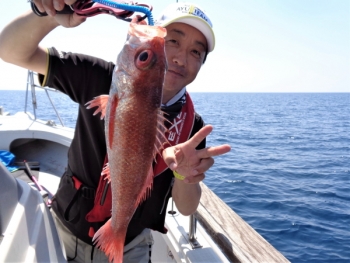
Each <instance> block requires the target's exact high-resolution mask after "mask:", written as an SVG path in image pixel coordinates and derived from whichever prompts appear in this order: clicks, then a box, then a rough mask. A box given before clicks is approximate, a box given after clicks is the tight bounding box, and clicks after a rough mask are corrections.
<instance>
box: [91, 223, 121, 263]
mask: <svg viewBox="0 0 350 263" xmlns="http://www.w3.org/2000/svg"><path fill="white" fill-rule="evenodd" d="M125 234H126V233H125ZM125 234H124V235H123V234H115V232H114V231H113V229H112V225H111V220H108V221H107V222H106V223H105V224H104V225H103V226H102V227H101V228H100V229H99V230H98V231H97V232H96V233H95V235H94V237H93V239H92V241H93V242H94V244H95V245H96V247H98V248H99V249H100V250H102V251H103V252H104V253H105V254H106V256H107V257H108V260H109V262H114V263H122V262H123V251H124V241H125Z"/></svg>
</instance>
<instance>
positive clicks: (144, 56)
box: [139, 52, 148, 61]
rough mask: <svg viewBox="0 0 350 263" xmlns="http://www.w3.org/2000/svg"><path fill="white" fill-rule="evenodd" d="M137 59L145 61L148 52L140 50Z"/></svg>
mask: <svg viewBox="0 0 350 263" xmlns="http://www.w3.org/2000/svg"><path fill="white" fill-rule="evenodd" d="M139 59H140V60H141V61H146V60H147V59H148V52H142V53H141V54H140V55H139Z"/></svg>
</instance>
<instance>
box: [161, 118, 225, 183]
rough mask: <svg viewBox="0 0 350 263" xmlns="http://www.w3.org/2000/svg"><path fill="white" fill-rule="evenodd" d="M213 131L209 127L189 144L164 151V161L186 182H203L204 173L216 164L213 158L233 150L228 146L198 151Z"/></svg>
mask: <svg viewBox="0 0 350 263" xmlns="http://www.w3.org/2000/svg"><path fill="white" fill-rule="evenodd" d="M212 130H213V126H211V125H207V126H204V127H203V128H202V129H200V130H199V131H198V132H197V133H196V134H195V135H194V136H193V137H192V138H191V139H189V140H188V141H187V142H184V143H181V144H178V145H175V146H172V147H168V148H166V149H165V150H164V151H163V159H164V161H165V163H166V164H167V165H168V167H169V168H170V169H171V170H173V171H174V170H175V171H176V172H177V173H179V174H180V175H182V176H184V177H185V179H184V182H185V183H190V184H195V183H198V182H200V181H202V180H203V179H204V177H205V175H204V173H205V172H206V171H207V170H208V169H209V168H210V167H211V166H212V165H213V164H214V159H213V156H218V155H222V154H225V153H227V152H229V151H230V150H231V147H230V146H229V145H227V144H223V145H219V146H213V147H207V148H205V149H201V150H196V147H197V146H198V145H199V144H200V142H201V141H203V140H204V139H205V138H206V137H207V136H208V135H209V134H210V133H211V131H212Z"/></svg>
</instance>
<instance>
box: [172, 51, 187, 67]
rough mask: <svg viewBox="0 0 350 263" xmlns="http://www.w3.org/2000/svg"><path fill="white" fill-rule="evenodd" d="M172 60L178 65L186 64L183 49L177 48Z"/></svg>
mask: <svg viewBox="0 0 350 263" xmlns="http://www.w3.org/2000/svg"><path fill="white" fill-rule="evenodd" d="M173 62H174V63H176V64H177V65H178V66H186V64H187V57H186V52H185V51H184V50H179V51H178V52H177V53H176V54H175V55H174V57H173Z"/></svg>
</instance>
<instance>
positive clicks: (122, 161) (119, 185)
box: [87, 23, 167, 262]
mask: <svg viewBox="0 0 350 263" xmlns="http://www.w3.org/2000/svg"><path fill="white" fill-rule="evenodd" d="M165 35H166V29H164V28H162V27H157V26H148V25H138V24H136V23H130V28H129V36H128V39H127V41H126V43H125V45H124V47H123V49H122V51H121V52H120V53H119V55H118V58H117V64H116V67H115V69H114V73H113V79H112V84H111V89H110V93H109V96H107V95H102V96H99V97H97V98H95V99H94V100H92V101H90V102H88V103H87V104H88V105H89V106H88V108H92V107H98V108H97V110H96V111H95V112H94V114H97V113H99V112H101V118H105V135H106V142H107V154H108V160H109V166H108V169H109V173H110V181H111V182H110V183H111V189H112V217H111V219H110V220H109V221H108V222H106V224H105V225H103V226H102V227H101V228H100V229H99V230H98V231H97V232H96V234H95V236H94V238H93V240H94V242H95V244H97V246H98V247H99V248H100V249H101V250H103V251H104V252H105V254H106V255H107V256H108V258H109V260H110V261H113V262H122V260H123V248H124V242H125V235H126V231H127V227H128V224H129V222H130V220H131V218H132V216H133V214H134V212H135V210H136V208H137V206H138V205H139V204H140V202H142V201H143V200H144V199H145V198H146V197H147V194H148V192H149V190H150V189H151V187H152V182H153V170H152V162H153V160H154V157H155V155H156V154H157V153H158V150H159V149H160V148H161V147H162V144H163V142H165V139H164V135H162V134H163V132H164V129H165V128H164V125H163V123H164V117H163V114H162V113H161V111H160V106H161V100H162V91H163V82H164V76H165V71H166V68H167V63H166V57H165V50H164V37H165Z"/></svg>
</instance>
